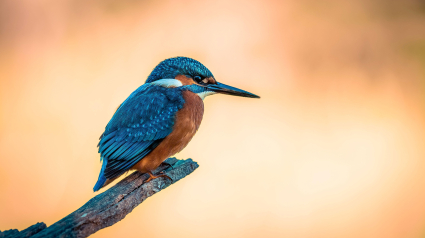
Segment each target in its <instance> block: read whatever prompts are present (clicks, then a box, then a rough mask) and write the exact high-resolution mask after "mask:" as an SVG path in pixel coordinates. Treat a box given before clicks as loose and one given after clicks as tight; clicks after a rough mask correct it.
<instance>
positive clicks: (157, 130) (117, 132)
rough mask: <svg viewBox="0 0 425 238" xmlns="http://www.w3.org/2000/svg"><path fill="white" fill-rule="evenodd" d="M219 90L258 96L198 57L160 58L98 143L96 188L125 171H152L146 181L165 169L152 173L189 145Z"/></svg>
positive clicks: (115, 114)
mask: <svg viewBox="0 0 425 238" xmlns="http://www.w3.org/2000/svg"><path fill="white" fill-rule="evenodd" d="M216 93H221V94H227V95H234V96H241V97H249V98H259V96H257V95H255V94H252V93H250V92H247V91H244V90H241V89H238V88H235V87H231V86H228V85H225V84H222V83H219V82H217V81H216V80H215V78H214V76H213V74H212V73H211V72H210V71H209V70H208V68H207V67H205V66H204V65H203V64H201V63H200V62H198V61H197V60H194V59H191V58H187V57H175V58H169V59H166V60H164V61H162V62H160V63H159V64H158V65H157V66H156V67H155V68H154V69H153V71H152V72H151V74H150V75H149V76H148V78H147V79H146V82H145V84H143V85H141V86H140V87H139V88H137V89H136V90H135V91H134V92H133V93H131V94H130V96H129V97H128V98H127V99H126V100H125V101H124V102H123V103H122V104H121V105H120V106H119V107H118V109H117V110H116V112H115V113H114V115H113V116H112V118H111V120H110V121H109V123H108V124H107V125H106V127H105V131H104V132H103V134H102V135H101V137H100V141H99V144H98V147H99V153H100V160H101V162H102V167H101V170H100V173H99V178H98V180H97V182H96V184H95V186H94V188H93V191H94V192H96V191H98V190H99V189H101V188H102V187H104V186H106V185H108V184H109V183H111V182H112V181H114V180H115V179H117V178H118V177H120V176H121V175H122V174H124V173H125V172H127V171H129V170H132V169H135V170H138V171H139V172H141V173H148V174H149V178H148V179H147V180H146V181H145V182H148V181H150V180H152V179H155V178H158V177H167V178H169V177H168V176H167V175H165V174H164V173H161V174H157V175H154V174H153V171H154V170H155V169H156V168H157V167H158V166H160V165H161V164H162V163H163V162H164V161H165V160H166V159H167V158H168V157H170V156H172V155H174V154H176V153H178V152H180V151H181V150H183V148H185V147H186V146H187V144H188V143H189V142H190V140H191V139H192V137H193V136H194V135H195V133H196V131H197V130H198V128H199V126H200V124H201V121H202V117H203V114H204V103H203V100H204V98H205V97H206V96H209V95H212V94H216Z"/></svg>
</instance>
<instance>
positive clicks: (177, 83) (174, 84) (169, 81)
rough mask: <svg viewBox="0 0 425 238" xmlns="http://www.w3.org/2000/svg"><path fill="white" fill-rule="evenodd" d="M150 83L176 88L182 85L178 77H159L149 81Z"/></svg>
mask: <svg viewBox="0 0 425 238" xmlns="http://www.w3.org/2000/svg"><path fill="white" fill-rule="evenodd" d="M151 84H152V85H157V86H161V87H164V88H177V87H181V86H183V84H182V82H180V80H178V79H160V80H157V81H154V82H152V83H151Z"/></svg>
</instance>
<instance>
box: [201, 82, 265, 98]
mask: <svg viewBox="0 0 425 238" xmlns="http://www.w3.org/2000/svg"><path fill="white" fill-rule="evenodd" d="M207 88H208V89H209V90H211V91H214V92H217V93H222V94H227V95H233V96H240V97H247V98H260V97H259V96H257V95H255V94H252V93H250V92H247V91H244V90H242V89H239V88H235V87H232V86H229V85H226V84H222V83H219V82H217V84H209V85H208V86H207Z"/></svg>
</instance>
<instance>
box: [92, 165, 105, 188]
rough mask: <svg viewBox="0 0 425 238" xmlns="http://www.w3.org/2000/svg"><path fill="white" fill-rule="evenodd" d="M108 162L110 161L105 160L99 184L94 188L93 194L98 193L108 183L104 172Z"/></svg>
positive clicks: (98, 180)
mask: <svg viewBox="0 0 425 238" xmlns="http://www.w3.org/2000/svg"><path fill="white" fill-rule="evenodd" d="M107 162H108V161H106V159H103V164H102V169H101V170H100V173H99V178H98V179H97V182H96V184H95V185H94V187H93V192H96V191H98V190H99V189H101V188H102V187H103V185H104V184H105V182H106V177H105V174H104V171H105V168H106V164H107Z"/></svg>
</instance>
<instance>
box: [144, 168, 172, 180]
mask: <svg viewBox="0 0 425 238" xmlns="http://www.w3.org/2000/svg"><path fill="white" fill-rule="evenodd" d="M148 174H149V178H148V179H146V181H145V183H147V182H149V181H151V180H153V179H156V178H160V177H164V178H168V179H169V180H171V182H172V181H173V179H172V178H170V176H168V175H166V174H165V172H164V171H161V172H160V173H159V175H154V174H153V173H152V172H148Z"/></svg>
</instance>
